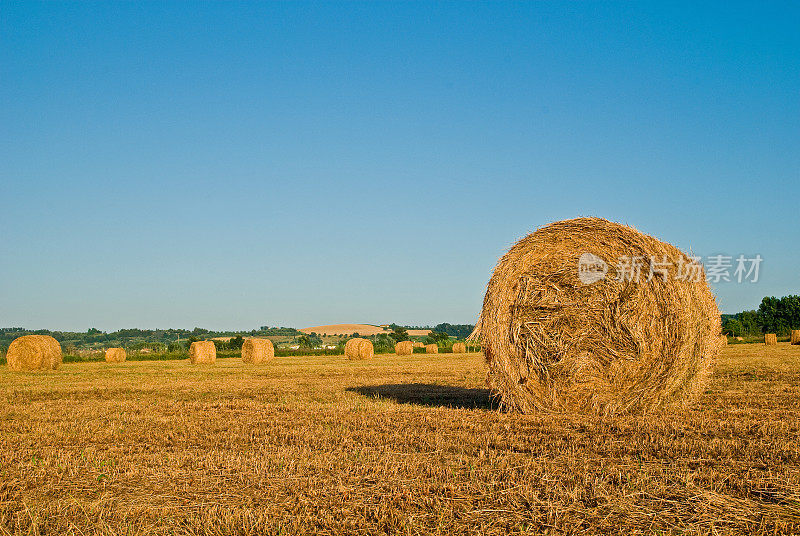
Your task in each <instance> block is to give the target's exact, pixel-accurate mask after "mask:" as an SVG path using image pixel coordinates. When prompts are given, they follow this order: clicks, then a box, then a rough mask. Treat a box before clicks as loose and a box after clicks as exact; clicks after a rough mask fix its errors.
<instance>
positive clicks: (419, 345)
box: [414, 341, 425, 348]
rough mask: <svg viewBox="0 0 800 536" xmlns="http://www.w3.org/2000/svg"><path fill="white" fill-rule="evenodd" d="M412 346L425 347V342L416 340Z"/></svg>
mask: <svg viewBox="0 0 800 536" xmlns="http://www.w3.org/2000/svg"><path fill="white" fill-rule="evenodd" d="M414 348H425V343H424V342H419V341H416V342H415V343H414Z"/></svg>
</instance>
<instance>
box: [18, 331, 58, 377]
mask: <svg viewBox="0 0 800 536" xmlns="http://www.w3.org/2000/svg"><path fill="white" fill-rule="evenodd" d="M61 359H62V356H61V345H60V344H58V341H57V340H55V339H54V338H53V337H51V336H49V335H23V336H22V337H18V338H16V339H14V340H13V341H12V342H11V344H10V345H9V346H8V351H7V352H6V361H7V363H8V368H9V369H11V370H55V369H57V368H58V366H59V365H60V364H61Z"/></svg>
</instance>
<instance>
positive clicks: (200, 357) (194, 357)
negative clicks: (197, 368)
mask: <svg viewBox="0 0 800 536" xmlns="http://www.w3.org/2000/svg"><path fill="white" fill-rule="evenodd" d="M189 360H190V361H191V362H192V364H193V365H194V364H196V363H214V362H215V361H216V360H217V347H216V346H214V341H195V342H193V343H192V344H191V346H189Z"/></svg>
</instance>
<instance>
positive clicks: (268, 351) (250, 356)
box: [242, 339, 275, 365]
mask: <svg viewBox="0 0 800 536" xmlns="http://www.w3.org/2000/svg"><path fill="white" fill-rule="evenodd" d="M274 357H275V346H273V344H272V341H271V340H269V339H245V341H244V344H242V362H244V363H252V364H254V365H260V364H262V363H266V362H267V361H269V360H270V359H272V358H274Z"/></svg>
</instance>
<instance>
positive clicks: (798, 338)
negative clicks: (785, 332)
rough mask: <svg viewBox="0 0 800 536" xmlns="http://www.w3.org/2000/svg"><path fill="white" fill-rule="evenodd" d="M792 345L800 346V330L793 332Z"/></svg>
mask: <svg viewBox="0 0 800 536" xmlns="http://www.w3.org/2000/svg"><path fill="white" fill-rule="evenodd" d="M792 344H800V329H793V330H792Z"/></svg>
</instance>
